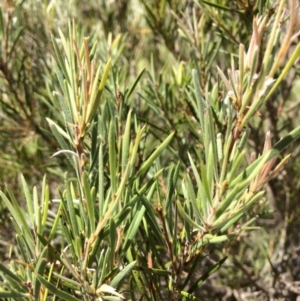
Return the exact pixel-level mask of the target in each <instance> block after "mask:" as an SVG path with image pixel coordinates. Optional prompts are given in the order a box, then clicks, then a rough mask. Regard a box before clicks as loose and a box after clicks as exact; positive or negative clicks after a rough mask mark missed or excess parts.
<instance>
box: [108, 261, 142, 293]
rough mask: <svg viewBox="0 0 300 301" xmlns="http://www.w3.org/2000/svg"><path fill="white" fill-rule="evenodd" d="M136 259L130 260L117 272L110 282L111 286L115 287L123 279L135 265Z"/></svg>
mask: <svg viewBox="0 0 300 301" xmlns="http://www.w3.org/2000/svg"><path fill="white" fill-rule="evenodd" d="M135 264H136V261H132V262H130V263H129V264H128V265H126V266H125V267H124V268H123V269H122V270H121V271H120V273H118V274H117V275H116V276H115V277H114V278H113V279H112V281H111V282H110V285H111V286H112V287H115V288H117V287H118V286H120V284H121V283H122V282H123V281H124V280H125V277H126V276H127V275H128V274H129V273H130V272H131V270H132V269H133V268H134V267H135Z"/></svg>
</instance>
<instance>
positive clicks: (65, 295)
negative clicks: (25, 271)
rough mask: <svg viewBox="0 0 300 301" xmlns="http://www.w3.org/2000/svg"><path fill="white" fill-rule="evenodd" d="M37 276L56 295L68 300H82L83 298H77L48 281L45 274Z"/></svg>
mask: <svg viewBox="0 0 300 301" xmlns="http://www.w3.org/2000/svg"><path fill="white" fill-rule="evenodd" d="M37 278H38V279H39V281H40V282H41V283H42V284H43V285H44V286H45V287H46V288H47V289H48V290H49V292H50V293H52V294H53V295H54V296H57V297H59V298H61V299H63V300H66V301H81V299H77V298H75V297H74V296H72V295H70V294H69V293H66V292H65V291H62V290H60V289H59V288H57V287H56V286H55V285H53V284H52V283H51V282H49V281H47V280H46V279H45V278H44V277H43V276H41V275H38V274H37Z"/></svg>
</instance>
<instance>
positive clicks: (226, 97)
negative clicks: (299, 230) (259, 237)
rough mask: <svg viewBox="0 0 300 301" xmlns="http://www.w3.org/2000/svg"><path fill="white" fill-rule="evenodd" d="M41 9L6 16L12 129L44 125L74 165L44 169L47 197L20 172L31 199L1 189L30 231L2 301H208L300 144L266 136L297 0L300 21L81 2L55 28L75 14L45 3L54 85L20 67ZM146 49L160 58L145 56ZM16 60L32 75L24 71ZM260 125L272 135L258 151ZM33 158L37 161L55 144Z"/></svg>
mask: <svg viewBox="0 0 300 301" xmlns="http://www.w3.org/2000/svg"><path fill="white" fill-rule="evenodd" d="M30 3H31V2H30V1H28V2H26V1H23V2H22V3H20V4H16V6H15V7H14V8H13V12H11V10H10V9H11V8H10V7H9V5H10V4H9V3H6V4H5V6H4V7H3V9H2V11H1V20H0V21H1V22H0V23H1V28H0V30H1V36H2V40H3V42H2V44H1V47H2V49H1V52H2V53H4V56H3V59H2V61H1V62H0V63H1V65H0V70H1V72H2V74H3V77H2V78H1V81H2V82H3V87H4V88H3V92H2V98H1V108H2V111H3V114H4V116H5V118H8V120H9V121H10V124H9V125H7V127H6V128H5V131H6V132H9V131H8V130H9V128H10V127H11V126H12V124H13V123H14V122H18V120H14V119H13V118H12V116H13V117H15V116H18V118H21V120H22V122H23V123H26V124H29V125H30V126H32V127H34V128H35V129H36V128H38V129H39V130H35V132H34V136H35V137H36V139H37V140H39V139H41V138H44V140H42V141H43V142H42V143H45V145H46V146H45V147H47V151H46V153H49V152H51V154H52V157H55V158H57V160H58V162H61V166H55V167H54V168H53V167H52V168H49V167H50V166H51V163H49V160H48V159H47V160H46V159H45V163H44V164H45V165H47V166H48V168H47V170H48V173H49V175H47V176H48V178H49V180H48V181H47V180H46V176H45V177H44V180H43V182H42V185H41V189H38V188H37V187H36V186H34V185H33V183H32V181H30V179H25V177H24V176H21V184H22V188H23V189H22V190H23V196H22V197H21V198H20V197H19V195H20V194H19V193H17V194H16V193H14V192H13V191H12V189H11V188H10V185H8V184H6V185H5V187H4V188H3V191H0V196H1V199H2V202H3V204H4V205H3V206H4V208H6V209H3V210H2V211H3V212H4V210H7V212H9V215H10V216H11V219H10V223H11V224H12V225H13V227H14V231H15V243H14V244H13V246H12V247H11V249H10V253H9V254H8V255H6V258H8V259H9V262H8V263H1V264H0V280H1V282H0V298H2V299H3V300H18V299H21V300H86V301H87V300H121V299H128V300H202V299H206V300H209V299H207V298H209V297H207V296H205V294H201V293H200V292H199V288H200V290H201V288H202V287H205V283H206V282H207V281H208V280H209V279H210V276H211V275H213V274H214V275H217V273H218V271H219V269H220V268H221V271H222V267H223V266H224V263H225V262H228V261H231V260H233V262H234V260H236V261H238V258H239V257H238V256H236V257H233V259H232V257H230V253H231V252H232V253H234V250H235V249H238V247H235V248H234V246H233V247H232V245H234V244H236V243H237V241H238V240H241V239H243V237H247V238H249V239H251V233H250V232H249V230H254V229H257V227H256V224H255V222H256V219H257V217H256V216H257V215H258V214H262V210H263V209H264V208H265V206H266V197H265V187H266V185H267V184H268V183H269V182H270V180H271V179H273V178H275V177H277V176H278V175H279V173H280V172H281V170H282V169H283V167H284V166H285V165H286V163H287V161H288V159H289V157H290V154H287V155H284V156H283V157H280V156H281V153H283V152H284V150H285V149H286V148H287V147H288V146H289V145H291V144H292V143H293V142H294V141H295V140H296V139H298V138H299V136H300V126H299V125H297V126H296V125H295V126H293V128H292V129H290V128H289V129H288V130H285V131H281V134H283V137H282V139H281V140H279V139H277V141H276V143H275V144H274V143H272V139H271V132H270V131H267V130H265V129H264V128H262V127H261V128H259V126H257V124H258V123H259V120H262V119H263V118H261V116H262V114H261V111H264V110H265V107H266V106H267V105H268V103H269V102H270V100H272V99H274V98H273V97H275V96H274V95H275V91H278V87H280V86H281V85H282V84H283V83H284V80H285V79H286V77H287V75H288V74H289V72H290V70H292V69H293V66H294V64H295V62H296V60H297V58H298V57H299V55H300V44H299V43H298V44H297V45H296V46H295V47H294V46H293V42H294V41H295V40H296V38H297V37H298V35H299V28H298V27H299V24H297V15H296V11H297V9H298V7H297V3H296V1H291V4H290V5H291V7H290V14H287V13H286V11H285V9H286V8H287V7H288V6H287V4H286V3H285V1H283V0H282V1H280V3H279V6H278V7H277V9H276V11H275V12H273V11H272V9H273V6H274V5H275V4H274V3H271V2H269V1H267V2H265V1H256V3H255V5H253V6H251V5H250V3H248V6H247V5H246V4H245V3H244V2H243V1H237V2H236V4H234V5H236V6H234V5H233V4H232V3H230V2H228V1H194V2H193V3H190V2H189V1H187V2H185V1H132V3H131V5H130V4H129V3H127V2H126V1H120V2H117V1H116V2H115V1H112V7H109V6H107V5H106V4H105V3H104V2H103V3H102V5H101V6H100V7H97V6H95V5H94V4H91V6H90V7H86V9H84V7H83V8H81V10H78V11H76V9H77V6H76V8H75V6H74V7H73V9H74V11H72V10H71V12H72V13H73V14H74V15H75V17H76V21H75V20H72V21H69V22H68V23H67V24H66V23H65V22H64V20H63V19H62V20H60V19H59V20H60V21H59V23H60V24H57V25H61V26H60V27H59V28H58V29H57V28H54V20H55V18H58V17H60V16H61V14H62V10H63V9H64V8H65V7H66V4H65V3H60V2H59V1H57V2H54V1H51V2H50V3H49V4H48V5H47V6H46V2H42V3H40V4H36V6H35V8H41V7H43V10H42V12H43V13H42V14H43V15H42V16H40V17H36V18H37V19H38V20H35V19H34V22H37V23H36V24H41V25H40V26H41V28H42V29H41V34H40V36H39V37H38V38H39V39H41V40H42V35H43V34H44V35H45V36H46V38H44V39H45V40H44V41H51V43H52V44H51V45H52V46H51V48H50V50H49V51H48V52H47V55H46V54H44V55H42V56H39V54H36V56H34V55H32V56H30V60H31V62H33V61H34V59H38V58H40V59H41V60H42V61H43V62H44V63H42V66H41V68H40V69H39V72H41V74H42V76H41V77H40V78H39V79H36V78H35V76H34V73H32V74H31V76H32V78H25V79H23V80H20V79H19V78H18V77H17V74H22V72H24V74H26V72H25V71H26V70H27V69H26V68H29V67H24V66H23V65H22V64H21V61H22V59H20V58H17V57H16V54H17V52H16V51H17V50H16V49H17V48H16V45H18V43H19V39H20V37H21V36H22V30H23V29H22V26H21V25H20V24H18V22H20V23H21V20H22V19H21V18H22V17H21V16H22V9H24V10H25V11H26V9H27V10H28V9H29V8H28V7H29V6H28V5H30ZM135 5H136V6H137V7H138V8H139V9H140V10H143V11H144V14H145V15H144V18H143V19H142V21H140V23H139V24H138V25H137V24H136V23H135V22H136V21H134V20H133V21H132V23H130V21H129V20H128V18H129V16H130V14H133V12H134V7H135ZM232 5H233V7H232ZM80 6H83V4H78V7H80ZM91 9H93V14H94V15H95V16H98V14H99V15H102V19H101V24H102V30H101V32H99V27H97V25H95V26H91V20H92V19H93V16H90V19H89V18H87V17H86V18H87V20H88V21H89V22H87V23H85V22H84V20H85V17H84V16H85V14H87V15H89V14H90V13H91ZM79 12H80V13H81V14H82V16H83V19H80V18H78V15H77V14H79ZM14 14H15V16H16V17H17V20H18V22H15V23H14V22H13V16H14ZM257 14H258V15H257ZM43 16H44V17H45V20H43V21H41V20H40V18H42V17H43ZM55 16H56V17H55ZM125 16H127V17H128V18H125ZM135 16H137V17H140V16H139V13H138V12H136V15H135V14H133V16H131V17H132V18H133V19H134V18H135ZM5 17H6V21H5V22H4V20H5ZM183 17H184V18H183ZM228 17H230V18H232V22H227V21H226V20H227V19H228ZM118 18H119V20H118ZM117 21H119V23H118V22H117ZM114 22H116V27H115V28H114ZM24 24H25V23H24ZM146 24H147V25H148V26H149V28H148V27H147V29H142V28H140V27H139V26H146ZM283 24H284V26H286V30H282V25H283ZM11 26H13V27H11ZM131 26H135V27H131ZM12 28H13V29H12ZM46 28H47V29H51V31H52V35H50V34H48V33H46V31H47V30H46ZM114 29H115V30H116V32H114ZM135 30H139V31H140V32H148V31H149V32H151V37H152V38H153V37H155V38H156V39H158V40H161V41H162V43H161V44H159V47H156V46H155V45H154V43H153V41H152V42H151V39H152V38H151V37H150V38H149V37H147V36H146V34H140V36H137V35H136V34H133V31H135ZM297 30H298V31H297ZM8 31H9V32H10V31H11V32H12V33H13V34H7V32H8ZM86 31H89V37H87V36H86V35H87V33H86ZM124 33H125V34H124ZM143 35H144V36H143ZM23 37H24V36H23ZM139 37H140V40H141V41H140V42H138V39H139ZM138 43H147V44H149V49H146V47H144V49H145V53H142V54H141V53H139V49H138V45H137V46H133V45H135V44H138ZM127 45H131V47H132V48H133V49H128V48H126V47H128V46H127ZM140 45H141V44H140ZM246 45H248V46H246ZM20 46H21V45H20ZM181 48H182V50H181ZM20 49H21V50H20V51H21V53H22V55H23V56H24V57H26V55H25V54H24V53H23V51H25V47H20ZM18 51H19V50H18ZM13 54H14V55H13ZM148 58H150V59H149V60H148ZM14 60H16V62H17V63H18V64H19V65H17V66H20V67H15V69H14V68H12V64H13V62H14ZM165 61H166V62H165ZM224 61H225V62H224ZM228 61H229V62H230V64H228V63H227V62H228ZM24 68H25V69H24ZM227 68H230V69H228V70H227ZM7 74H9V75H7ZM26 76H27V75H26ZM28 81H29V82H30V86H31V87H32V90H30V89H31V88H30V89H29V88H28V86H27V83H28ZM38 85H40V86H42V88H41V89H39V88H38ZM26 89H27V90H26ZM28 89H29V90H28ZM35 89H36V91H35ZM19 91H20V92H19ZM21 92H22V93H23V94H22V93H21ZM33 96H34V97H35V98H36V99H37V100H39V101H38V102H37V103H38V104H39V106H40V108H41V109H40V112H39V113H38V114H35V111H34V110H32V107H31V106H30V104H29V102H30V99H31V97H33ZM9 99H11V101H12V103H13V105H10V102H9V101H8V100H9ZM44 120H46V121H47V125H46V124H44ZM282 122H284V121H282ZM39 124H41V128H39V127H38V125H39ZM48 129H50V131H51V133H50V131H49V130H48ZM5 131H4V133H5ZM251 131H252V132H254V133H256V132H257V131H260V132H259V137H260V139H258V140H257V141H256V144H253V140H254V138H253V137H255V136H252V132H251ZM53 137H54V138H55V140H56V142H53V141H54V140H53ZM261 137H263V138H261ZM6 139H8V138H7V136H6ZM262 139H263V140H262ZM262 142H264V146H263V143H262ZM47 143H48V144H47ZM272 145H273V146H272ZM7 147H8V148H9V149H14V150H16V149H15V148H14V145H9V146H7ZM35 147H36V148H35ZM55 147H56V148H58V150H53V149H54V148H55ZM29 148H30V151H31V152H33V153H34V154H33V156H34V155H35V154H36V153H35V152H36V150H37V149H39V148H41V149H42V144H41V145H40V144H38V143H37V144H36V145H35V146H29ZM253 148H254V151H253ZM42 153H43V152H42ZM258 154H260V155H258ZM43 155H44V153H43ZM65 158H66V159H67V160H65ZM279 158H280V159H279ZM10 159H11V161H13V155H12V156H11V157H10ZM52 160H54V159H53V158H51V160H50V161H51V162H52ZM24 166H26V165H24ZM35 167H36V168H37V167H38V165H36V166H35ZM26 173H27V174H28V175H30V174H31V172H30V171H27V172H26ZM53 175H57V177H58V179H56V180H53ZM10 180H11V178H7V179H6V181H7V182H8V183H9V182H10ZM48 183H49V184H50V186H49V184H48ZM54 184H55V185H57V186H58V187H57V188H56V189H54V187H53V186H54ZM31 186H33V187H34V188H33V189H32V192H31V189H30V188H29V187H31ZM24 196H25V201H24V202H20V201H19V200H22V198H24ZM3 220H4V219H3ZM5 223H7V220H5ZM256 248H258V249H259V248H260V246H259V244H258V243H257V245H256ZM261 249H262V250H265V248H264V247H261ZM213 251H214V252H213ZM213 253H215V254H213ZM242 254H243V247H241V250H240V251H239V256H242ZM208 260H213V263H210V264H209V265H208V266H207V262H209V261H208ZM269 261H270V258H269V257H268V255H266V254H264V262H269ZM241 265H242V263H241ZM253 265H254V266H255V263H253ZM258 270H259V267H257V266H255V271H258ZM199 271H201V272H199ZM219 275H220V277H222V272H220V274H219ZM230 276H231V275H229V276H228V277H227V280H228V282H229V281H230V280H231V277H230ZM214 294H215V293H214ZM214 296H216V295H214Z"/></svg>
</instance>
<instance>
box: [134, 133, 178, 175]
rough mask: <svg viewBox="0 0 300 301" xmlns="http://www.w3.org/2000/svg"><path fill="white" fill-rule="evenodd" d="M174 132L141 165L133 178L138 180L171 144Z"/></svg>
mask: <svg viewBox="0 0 300 301" xmlns="http://www.w3.org/2000/svg"><path fill="white" fill-rule="evenodd" d="M174 134H175V132H173V133H172V134H170V135H169V136H168V137H167V138H166V139H165V140H164V141H163V142H162V143H161V144H160V146H159V147H158V148H157V149H156V150H155V151H154V152H153V153H152V155H151V156H150V157H149V158H148V159H147V160H146V161H145V162H144V163H143V165H142V166H141V168H140V170H139V171H138V172H137V174H136V175H135V178H139V177H140V176H141V175H143V174H144V173H145V172H146V171H147V170H148V168H149V167H150V166H151V165H152V163H153V162H154V160H155V159H156V158H157V157H158V156H159V155H160V154H161V152H162V151H163V150H164V149H165V148H166V147H167V146H168V144H169V143H170V142H171V140H172V138H173V136H174Z"/></svg>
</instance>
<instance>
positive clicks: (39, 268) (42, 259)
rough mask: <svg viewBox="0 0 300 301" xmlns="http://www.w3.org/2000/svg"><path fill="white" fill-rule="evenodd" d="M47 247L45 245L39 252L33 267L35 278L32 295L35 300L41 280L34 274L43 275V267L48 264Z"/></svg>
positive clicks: (37, 297) (37, 296)
mask: <svg viewBox="0 0 300 301" xmlns="http://www.w3.org/2000/svg"><path fill="white" fill-rule="evenodd" d="M47 257H48V247H47V246H46V247H45V248H44V249H43V251H42V253H41V254H40V257H39V260H38V262H37V264H36V267H35V279H34V283H33V287H34V292H33V295H34V297H35V299H36V300H39V294H40V288H41V282H40V281H39V280H38V278H37V277H36V275H41V276H42V277H45V276H44V271H45V268H46V266H47V264H48V260H47Z"/></svg>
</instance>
